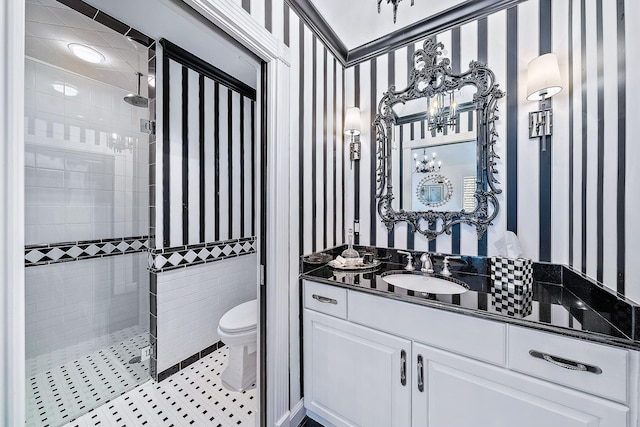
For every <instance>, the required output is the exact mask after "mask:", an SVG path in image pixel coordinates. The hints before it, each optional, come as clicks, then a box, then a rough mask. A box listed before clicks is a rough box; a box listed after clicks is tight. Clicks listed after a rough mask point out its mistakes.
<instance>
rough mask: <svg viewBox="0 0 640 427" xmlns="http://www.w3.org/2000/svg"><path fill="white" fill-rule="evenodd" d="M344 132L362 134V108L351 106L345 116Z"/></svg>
mask: <svg viewBox="0 0 640 427" xmlns="http://www.w3.org/2000/svg"><path fill="white" fill-rule="evenodd" d="M344 133H346V134H349V135H360V108H358V107H349V108H347V113H346V114H345V118H344Z"/></svg>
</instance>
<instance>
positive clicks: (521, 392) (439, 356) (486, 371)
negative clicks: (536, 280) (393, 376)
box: [405, 343, 629, 427]
mask: <svg viewBox="0 0 640 427" xmlns="http://www.w3.org/2000/svg"><path fill="white" fill-rule="evenodd" d="M413 353H414V363H413V364H412V365H413V366H414V369H415V374H414V380H416V381H415V382H416V386H415V387H414V389H413V399H412V412H413V418H412V420H413V422H412V424H411V425H413V426H429V427H463V426H491V427H513V426H518V427H539V426H549V427H596V426H597V427H619V426H620V427H621V426H627V425H629V424H628V421H627V420H628V416H629V409H628V408H627V407H625V406H622V405H619V404H616V403H613V402H609V401H606V400H604V399H601V398H598V397H595V396H591V395H588V394H585V393H580V392H576V391H574V390H571V389H567V388H564V387H561V386H558V385H555V384H552V383H549V382H544V381H539V380H536V379H534V378H530V377H527V376H524V375H520V374H517V373H514V372H511V371H509V370H507V369H504V368H499V367H496V366H492V365H490V364H487V363H483V362H478V361H475V360H472V359H469V358H466V357H463V356H457V355H454V354H451V353H449V352H445V351H442V350H438V349H435V348H432V347H429V346H426V345H423V344H419V343H414V344H413ZM418 360H421V361H422V363H418ZM420 371H422V372H420ZM421 383H422V384H424V385H423V386H420V384H421ZM405 425H407V426H408V425H409V424H405Z"/></svg>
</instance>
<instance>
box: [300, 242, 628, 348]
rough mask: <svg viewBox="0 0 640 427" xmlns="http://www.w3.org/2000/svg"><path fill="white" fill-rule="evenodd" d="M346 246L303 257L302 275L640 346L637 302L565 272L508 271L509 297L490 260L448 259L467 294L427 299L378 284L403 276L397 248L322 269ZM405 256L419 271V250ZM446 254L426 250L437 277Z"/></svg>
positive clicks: (363, 251) (361, 249) (549, 267)
mask: <svg viewBox="0 0 640 427" xmlns="http://www.w3.org/2000/svg"><path fill="white" fill-rule="evenodd" d="M346 248H347V245H342V246H337V247H334V248H330V249H326V250H324V251H322V252H318V253H314V254H308V255H305V256H302V257H301V258H300V273H301V274H300V277H301V278H302V279H307V280H312V281H316V282H322V283H328V284H332V285H336V286H341V287H347V288H351V289H356V290H361V291H364V292H369V293H375V294H379V295H381V296H385V297H388V298H393V299H400V300H403V301H407V302H411V303H417V304H423V305H430V306H435V307H437V308H441V309H445V310H450V311H457V312H462V313H465V314H470V315H476V316H480V317H485V318H491V319H495V320H499V321H504V322H508V323H515V324H519V325H523V326H528V327H533V328H536V329H543V330H548V331H551V332H556V333H561V334H564V335H570V336H574V337H578V338H583V339H589V340H592V341H597V342H602V343H607V344H612V345H617V346H623V347H628V348H635V349H640V305H638V304H636V303H634V302H632V301H630V300H628V299H625V298H624V297H623V296H621V295H616V294H614V293H612V291H610V290H609V289H608V288H606V287H604V286H603V285H602V284H599V283H597V282H596V281H595V280H593V279H591V278H589V277H587V276H585V275H583V274H582V273H580V272H577V271H575V270H573V269H572V268H570V267H567V266H564V265H559V264H550V263H537V262H534V263H533V266H532V267H533V268H532V276H533V277H532V279H533V280H529V282H527V284H526V286H524V287H520V288H519V285H520V284H521V282H519V281H518V276H517V275H518V272H516V273H515V278H514V280H512V279H511V278H513V277H514V276H513V272H512V271H510V272H509V277H510V279H509V280H510V281H511V283H510V286H509V292H508V295H507V286H506V285H504V286H503V287H502V288H501V286H500V284H499V283H498V282H497V281H494V280H493V279H492V278H491V265H492V261H491V257H476V256H464V255H463V256H451V259H450V260H449V265H450V267H449V268H450V270H451V273H452V275H451V277H452V278H453V279H457V280H460V281H462V282H464V283H465V284H466V286H468V288H469V289H468V291H466V292H464V293H462V294H458V295H445V294H431V293H423V292H417V291H411V290H408V289H404V288H401V287H399V286H393V285H391V284H389V283H387V282H385V281H384V280H383V276H384V275H385V273H386V274H389V272H391V271H393V272H406V271H405V270H404V268H405V267H406V266H407V256H406V255H405V254H402V253H399V252H398V251H397V250H396V249H388V248H377V247H370V246H355V247H354V248H355V249H356V250H357V251H358V253H359V254H360V255H361V256H365V255H366V258H365V259H366V261H367V262H368V263H369V265H371V268H348V267H347V268H344V269H341V268H334V267H332V266H330V265H329V264H327V262H329V261H331V260H334V259H335V258H336V257H337V256H339V255H341V254H342V252H343V251H344V250H345V249H346ZM410 253H411V254H412V258H413V260H412V263H413V266H414V267H415V271H414V273H416V274H422V273H420V269H421V267H422V264H421V261H420V257H421V256H422V254H423V252H418V251H410ZM445 256H448V254H439V253H430V259H431V260H432V263H433V270H434V272H435V274H436V276H437V275H439V273H441V271H442V268H443V261H444V258H445ZM456 258H457V259H456ZM371 261H373V262H371ZM494 269H495V267H494ZM528 271H530V270H528ZM504 280H506V279H504ZM514 283H515V286H514Z"/></svg>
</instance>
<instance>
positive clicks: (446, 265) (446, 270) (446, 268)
mask: <svg viewBox="0 0 640 427" xmlns="http://www.w3.org/2000/svg"><path fill="white" fill-rule="evenodd" d="M452 259H462V257H459V256H446V257H444V260H442V271H441V272H440V274H441V275H443V276H445V277H449V276H451V270H449V261H450V260H452Z"/></svg>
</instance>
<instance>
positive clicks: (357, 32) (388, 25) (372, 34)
mask: <svg viewBox="0 0 640 427" xmlns="http://www.w3.org/2000/svg"><path fill="white" fill-rule="evenodd" d="M309 1H310V2H311V3H312V4H313V6H314V7H315V8H316V10H317V11H318V12H319V13H320V15H321V16H322V18H323V19H324V20H325V21H326V23H327V24H328V25H329V26H330V27H331V28H332V29H333V31H334V32H335V33H336V35H337V36H338V38H339V39H340V40H341V41H342V43H344V45H345V47H346V48H347V49H348V50H351V49H354V48H356V47H358V46H362V45H365V44H367V43H370V42H372V41H374V40H377V39H379V38H381V37H384V36H387V35H389V34H391V33H394V32H396V31H402V30H403V29H404V28H406V27H408V26H409V25H411V24H415V23H416V22H418V21H421V20H423V19H425V18H428V17H430V16H433V15H436V14H438V13H440V12H443V11H445V10H447V9H449V8H452V7H454V6H456V5H459V4H460V3H464V1H463V0H438V1H433V0H414V5H413V6H411V0H402V1H400V3H399V4H398V14H397V21H396V23H394V22H393V4H392V3H387V0H382V3H381V4H380V13H378V6H377V0H348V3H345V0H309ZM347 4H348V6H347Z"/></svg>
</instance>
